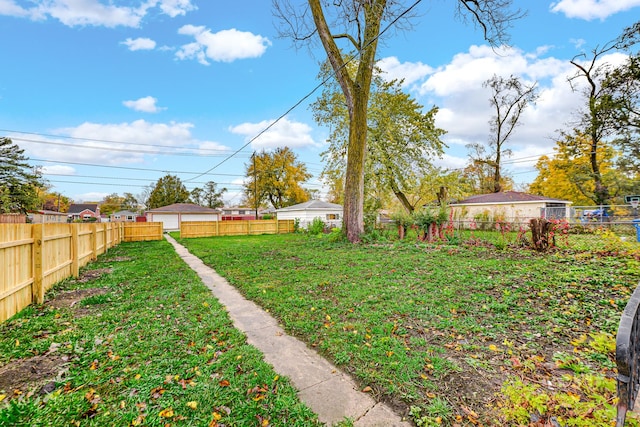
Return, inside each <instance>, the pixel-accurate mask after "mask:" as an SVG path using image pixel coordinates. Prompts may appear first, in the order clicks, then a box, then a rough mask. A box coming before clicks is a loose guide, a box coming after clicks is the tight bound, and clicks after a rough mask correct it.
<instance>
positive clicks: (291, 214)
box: [276, 200, 343, 228]
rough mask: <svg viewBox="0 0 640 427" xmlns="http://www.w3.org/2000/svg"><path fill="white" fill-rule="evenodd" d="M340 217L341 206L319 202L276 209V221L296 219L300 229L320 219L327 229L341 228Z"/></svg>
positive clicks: (313, 201) (310, 201) (341, 212)
mask: <svg viewBox="0 0 640 427" xmlns="http://www.w3.org/2000/svg"><path fill="white" fill-rule="evenodd" d="M342 215H343V209H342V206H340V205H337V204H335V203H329V202H323V201H321V200H309V201H308V202H304V203H300V204H298V205H293V206H287V207H286V208H282V209H276V216H277V218H278V219H293V220H296V219H297V220H298V221H299V224H300V227H301V228H307V227H308V225H309V224H311V222H313V220H314V218H320V219H321V220H322V221H323V222H324V223H325V224H326V225H327V226H328V227H341V226H342Z"/></svg>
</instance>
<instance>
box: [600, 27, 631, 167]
mask: <svg viewBox="0 0 640 427" xmlns="http://www.w3.org/2000/svg"><path fill="white" fill-rule="evenodd" d="M639 42H640V21H639V22H636V23H635V24H634V25H633V26H631V27H629V28H627V29H626V30H625V31H624V32H623V34H622V35H621V36H620V37H619V38H618V40H617V42H616V47H617V48H619V49H623V50H625V51H629V58H628V59H627V61H625V62H624V63H623V64H622V65H620V66H618V67H615V68H613V69H612V70H610V71H609V72H607V74H606V76H605V79H604V81H603V83H602V87H603V91H604V92H605V93H607V95H608V96H609V97H610V98H611V106H612V108H613V116H614V120H613V124H614V126H615V127H616V131H617V136H616V139H615V140H614V144H615V146H616V147H618V149H619V150H620V152H621V153H620V157H619V159H618V162H617V164H618V167H619V168H620V169H621V171H623V172H627V173H632V174H633V173H635V174H637V173H640V52H639V51H636V52H633V49H634V48H637V47H638V45H639V44H640V43H639Z"/></svg>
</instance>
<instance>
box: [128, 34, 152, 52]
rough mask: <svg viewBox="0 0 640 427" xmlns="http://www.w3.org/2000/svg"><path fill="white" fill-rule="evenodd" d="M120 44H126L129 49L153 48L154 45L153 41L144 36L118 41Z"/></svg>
mask: <svg viewBox="0 0 640 427" xmlns="http://www.w3.org/2000/svg"><path fill="white" fill-rule="evenodd" d="M120 44H123V45H126V46H127V47H128V48H129V50H131V51H135V50H153V49H155V47H156V42H155V41H153V40H151V39H148V38H145V37H138V38H137V39H131V38H128V39H126V40H125V41H123V42H120Z"/></svg>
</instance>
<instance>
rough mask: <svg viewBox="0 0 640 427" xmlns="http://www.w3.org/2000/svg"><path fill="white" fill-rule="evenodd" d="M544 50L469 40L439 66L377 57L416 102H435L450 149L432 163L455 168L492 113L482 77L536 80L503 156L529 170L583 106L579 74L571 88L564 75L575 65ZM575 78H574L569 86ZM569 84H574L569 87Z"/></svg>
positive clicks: (617, 58)
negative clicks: (534, 96) (533, 96)
mask: <svg viewBox="0 0 640 427" xmlns="http://www.w3.org/2000/svg"><path fill="white" fill-rule="evenodd" d="M548 54H549V49H548V48H541V49H537V50H536V51H535V52H531V53H529V52H523V51H521V50H517V49H505V48H502V49H499V50H498V51H496V50H494V49H491V48H490V47H489V46H471V47H470V48H469V50H468V51H467V52H463V53H459V54H457V55H455V56H454V57H453V58H452V60H451V61H450V62H449V63H448V64H445V65H443V66H441V67H438V68H431V67H428V66H425V65H424V64H422V63H416V64H413V63H408V62H407V63H400V62H399V61H398V60H397V59H396V58H392V59H391V60H386V61H382V62H381V66H382V68H383V69H384V68H389V67H388V64H393V67H391V68H390V69H391V70H392V73H390V74H392V77H393V78H402V77H404V75H405V74H404V73H406V75H407V76H408V77H407V79H411V80H412V81H413V82H414V84H413V85H412V87H413V88H415V90H414V93H415V96H416V98H417V99H418V101H419V102H421V103H422V104H423V105H427V106H430V105H432V104H435V105H437V106H438V107H439V112H438V115H437V116H436V125H437V126H438V127H440V128H442V129H445V130H446V131H447V134H446V135H445V136H444V137H443V140H444V141H445V142H446V143H447V144H448V146H449V147H450V149H449V150H448V151H447V155H445V156H444V157H443V158H442V159H441V160H439V161H437V162H436V163H437V164H438V165H440V166H443V167H448V168H461V167H463V166H464V165H465V164H466V163H467V156H468V151H467V149H466V148H465V145H466V144H469V143H480V144H485V143H486V142H487V141H488V139H489V123H488V122H489V120H490V118H491V117H492V116H493V115H494V114H495V113H494V111H493V110H492V108H491V107H490V104H489V97H490V95H491V92H490V90H489V89H488V88H486V87H484V86H483V83H484V82H485V81H486V80H487V79H489V78H491V77H492V76H493V75H498V76H501V77H505V78H508V77H509V76H511V75H513V76H516V77H518V78H520V80H521V81H523V82H524V83H526V84H528V85H531V84H533V83H536V85H537V87H538V94H539V98H538V100H537V102H536V103H535V104H533V105H530V106H528V107H527V109H525V111H524V113H523V114H522V116H521V118H520V126H518V128H517V129H516V130H515V132H514V134H513V135H512V137H511V139H510V141H509V146H510V148H512V150H513V156H512V160H509V159H506V161H505V165H506V166H507V167H508V169H510V170H523V169H525V168H528V169H529V170H531V168H532V166H533V165H534V164H535V162H536V160H537V158H538V157H539V156H540V155H542V154H550V153H553V147H554V146H555V140H556V139H555V138H557V137H558V130H560V129H565V130H566V129H568V124H569V123H570V122H572V121H573V120H574V119H575V114H576V113H577V112H578V111H579V110H581V109H582V108H583V107H584V98H583V97H582V95H581V90H580V89H581V86H580V84H581V83H582V84H584V82H581V81H580V80H577V81H575V82H574V88H573V89H572V87H571V85H570V84H569V80H568V79H569V77H571V76H573V75H574V74H575V73H576V71H577V69H576V67H575V66H573V65H572V64H571V63H569V61H568V60H560V59H557V58H554V57H552V56H547V55H548ZM625 58H626V56H625V55H623V54H620V53H614V54H610V55H606V56H604V57H602V58H601V61H602V62H603V63H604V62H606V63H609V64H612V65H618V64H621V63H622V62H623V61H624V60H625ZM575 84H578V86H577V87H575ZM574 89H575V90H574Z"/></svg>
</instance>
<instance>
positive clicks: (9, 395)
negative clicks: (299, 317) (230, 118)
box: [0, 241, 319, 426]
mask: <svg viewBox="0 0 640 427" xmlns="http://www.w3.org/2000/svg"><path fill="white" fill-rule="evenodd" d="M130 425H131V426H133V425H140V426H169V425H171V426H223V425H224V426H269V425H270V426H314V425H319V423H318V422H317V417H316V415H315V414H313V413H312V412H311V411H310V410H309V409H308V408H307V407H306V406H305V405H303V404H302V403H301V402H300V401H299V400H298V398H297V396H296V391H295V390H294V389H293V388H292V387H291V386H290V384H289V382H288V381H287V379H286V378H279V377H278V375H277V374H276V373H275V372H274V371H273V369H272V368H271V367H270V366H269V365H267V364H266V363H264V362H263V360H262V355H261V354H260V353H259V352H258V351H257V350H256V349H255V348H254V347H252V346H249V345H248V344H247V343H246V339H245V336H244V335H243V334H241V333H240V332H238V331H237V330H236V329H234V328H233V327H232V324H231V321H230V320H229V318H228V316H227V314H226V312H225V310H224V308H223V307H222V306H221V305H220V304H219V303H218V302H217V300H216V299H214V298H213V297H212V295H211V292H210V291H209V290H208V289H207V288H206V287H205V286H204V285H203V284H202V282H201V281H200V279H199V278H198V277H197V275H196V273H195V272H193V271H192V270H191V269H190V268H188V266H186V264H184V263H183V262H182V260H181V259H180V258H179V257H178V256H177V254H176V253H175V251H174V250H173V247H172V246H171V245H170V244H169V243H167V242H166V241H161V242H141V243H123V244H121V245H120V246H118V247H116V248H113V249H110V250H109V252H108V253H107V254H105V255H103V256H101V257H100V258H99V260H98V261H97V262H95V263H92V264H91V265H89V266H87V267H86V268H85V269H84V270H83V272H82V275H81V277H80V278H79V279H76V280H67V281H64V282H62V283H60V284H59V285H58V286H56V287H55V288H54V290H52V291H50V292H48V293H47V295H46V301H45V303H44V304H42V305H37V306H31V307H29V308H27V309H25V310H23V311H22V312H21V313H19V314H18V315H16V316H14V317H13V318H11V319H9V320H8V321H6V322H4V323H3V324H2V325H0V426H130Z"/></svg>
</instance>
